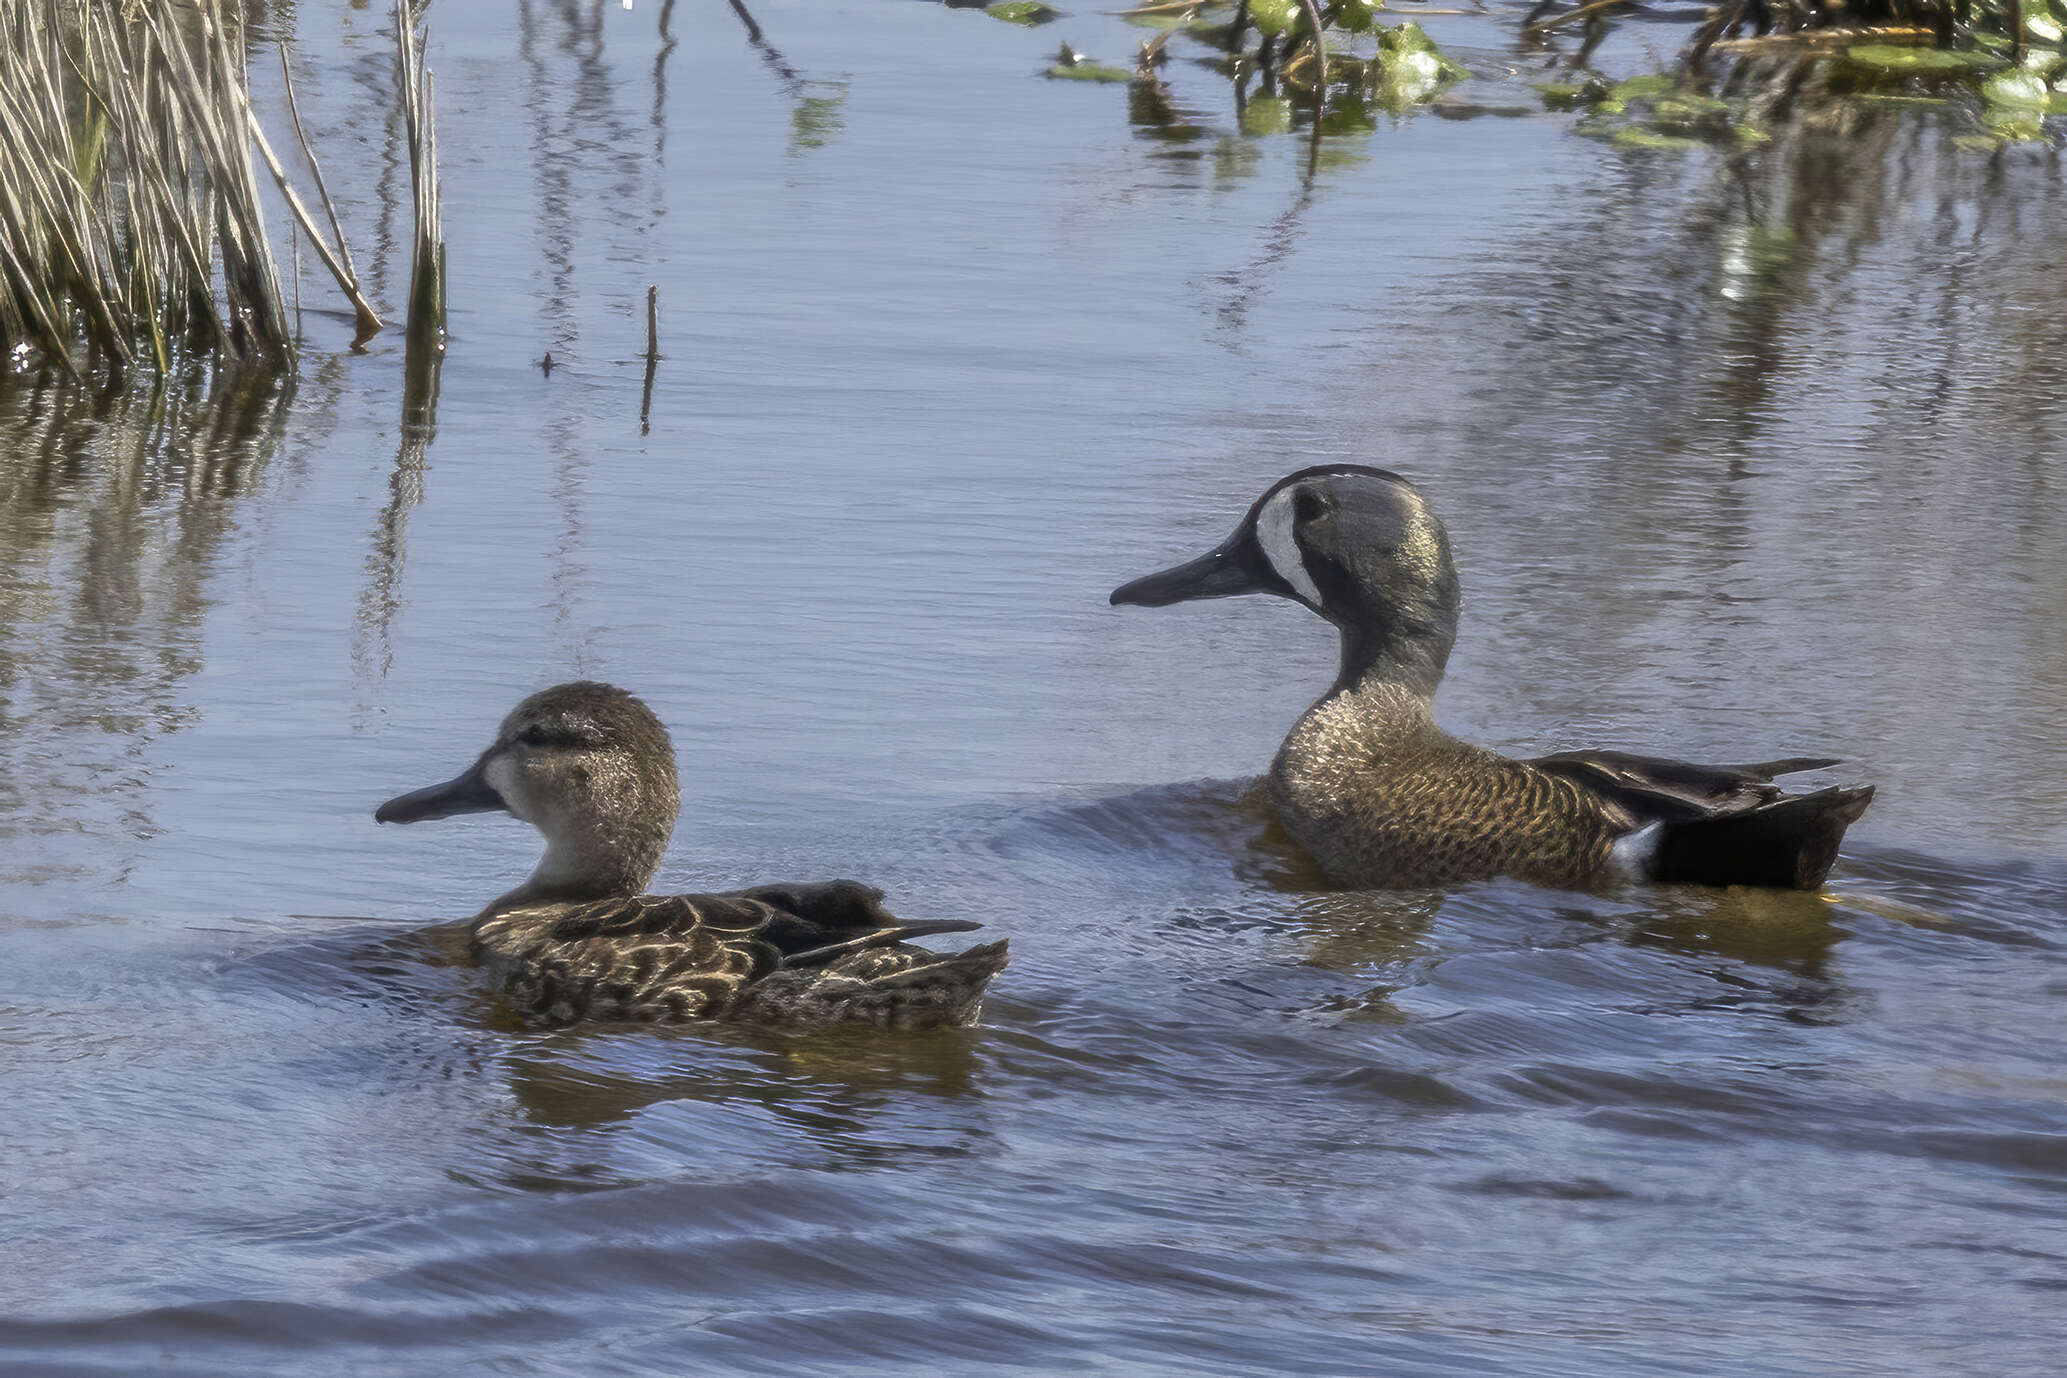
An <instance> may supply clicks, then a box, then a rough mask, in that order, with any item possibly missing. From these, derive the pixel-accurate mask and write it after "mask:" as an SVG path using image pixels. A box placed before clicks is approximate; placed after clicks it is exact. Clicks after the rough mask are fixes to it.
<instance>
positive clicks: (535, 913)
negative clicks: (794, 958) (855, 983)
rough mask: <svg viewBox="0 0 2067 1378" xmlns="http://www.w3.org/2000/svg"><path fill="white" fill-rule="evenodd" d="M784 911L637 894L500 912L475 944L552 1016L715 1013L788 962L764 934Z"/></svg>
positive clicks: (740, 902) (735, 898)
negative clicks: (785, 961)
mask: <svg viewBox="0 0 2067 1378" xmlns="http://www.w3.org/2000/svg"><path fill="white" fill-rule="evenodd" d="M776 917H777V914H776V910H775V908H774V907H773V906H771V905H769V904H766V903H763V902H761V901H759V900H754V899H750V898H747V897H745V896H740V895H634V896H627V897H624V898H619V899H608V900H595V901H591V902H588V903H581V904H550V905H539V906H536V907H531V908H523V909H511V910H506V911H504V912H502V913H498V914H492V915H489V916H487V917H485V918H483V919H480V920H479V921H477V922H476V923H475V925H474V929H473V935H472V949H473V955H474V958H475V960H476V961H478V962H480V963H481V964H482V965H484V966H486V967H487V968H489V970H490V971H492V972H493V973H495V975H496V976H497V977H498V978H499V979H500V981H501V984H502V989H503V993H504V995H505V996H506V997H507V998H508V999H509V1001H510V1003H511V1004H512V1005H514V1006H515V1007H516V1008H517V1009H518V1010H519V1012H521V1013H523V1014H525V1015H528V1016H531V1017H534V1018H537V1019H541V1020H544V1021H545V1022H547V1023H553V1024H571V1023H574V1022H576V1021H577V1020H584V1019H596V1020H612V1019H631V1020H643V1021H676V1020H685V1019H706V1018H712V1017H715V1016H718V1015H722V1014H724V1013H726V1012H727V1011H728V1010H729V1009H730V1008H731V1007H732V1005H733V1004H734V1002H736V1001H737V999H738V998H739V994H740V992H741V991H743V990H744V989H745V988H746V987H747V986H748V985H750V984H752V983H753V982H755V981H758V980H760V979H761V978H762V977H764V976H766V975H767V974H768V973H770V972H772V971H774V970H775V969H776V968H777V967H778V966H780V965H781V963H782V955H781V953H780V952H779V951H778V950H777V949H776V947H775V946H774V944H772V943H770V942H768V941H767V940H766V939H765V938H764V937H763V936H762V934H763V931H764V930H765V929H766V928H767V927H768V925H769V923H770V922H771V921H772V920H774V919H775V918H776Z"/></svg>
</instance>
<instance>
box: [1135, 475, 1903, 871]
mask: <svg viewBox="0 0 2067 1378" xmlns="http://www.w3.org/2000/svg"><path fill="white" fill-rule="evenodd" d="M1253 592H1262V593H1275V594H1278V595H1280V596H1282V597H1287V598H1291V599H1294V600H1295V601H1297V602H1300V603H1303V604H1305V605H1306V606H1307V607H1309V608H1311V609H1313V610H1314V611H1315V612H1318V613H1320V614H1321V615H1322V616H1324V617H1326V618H1327V619H1328V620H1329V621H1330V622H1332V623H1334V624H1335V626H1336V627H1337V629H1338V630H1339V631H1340V632H1341V634H1342V666H1341V671H1340V673H1339V674H1338V675H1337V677H1336V681H1335V684H1334V687H1333V688H1331V689H1330V690H1329V692H1328V693H1327V694H1326V695H1324V696H1323V697H1322V698H1321V699H1320V701H1319V702H1317V703H1315V704H1314V705H1313V707H1311V708H1309V709H1308V710H1307V711H1306V713H1305V714H1304V715H1303V716H1301V718H1300V719H1299V722H1298V723H1297V724H1296V725H1295V726H1294V727H1293V729H1292V731H1291V733H1290V735H1288V736H1287V737H1286V738H1285V742H1284V745H1283V746H1281V747H1280V748H1279V750H1278V754H1277V758H1276V760H1275V761H1274V762H1273V763H1272V766H1271V772H1270V792H1271V798H1272V801H1273V802H1274V804H1275V805H1276V808H1277V812H1278V816H1279V818H1280V820H1281V821H1282V822H1283V823H1284V826H1285V830H1286V832H1287V833H1289V834H1290V835H1291V836H1292V838H1293V840H1294V841H1296V842H1298V843H1299V844H1300V845H1301V846H1302V847H1304V848H1306V850H1307V851H1309V852H1310V853H1312V854H1313V857H1314V859H1315V860H1316V861H1317V862H1318V863H1319V864H1320V866H1321V869H1322V870H1323V871H1325V872H1326V873H1327V874H1328V875H1329V877H1330V878H1332V879H1333V880H1335V881H1336V882H1338V883H1340V884H1344V885H1355V886H1369V887H1401V886H1421V885H1448V884H1453V883H1457V882H1460V881H1467V880H1475V879H1483V878H1487V877H1491V876H1502V875H1504V876H1514V877H1516V878H1518V879H1522V880H1526V881H1531V882H1534V883H1536V884H1539V885H1548V886H1558V887H1566V888H1592V887H1596V886H1600V885H1604V884H1609V883H1612V882H1615V881H1621V880H1651V881H1685V882H1692V883H1701V884H1750V885H1773V886H1791V887H1799V888H1804V889H1813V888H1815V887H1816V886H1818V885H1820V884H1822V882H1823V878H1824V877H1825V876H1826V875H1827V874H1828V873H1829V871H1830V867H1831V865H1832V864H1833V863H1834V862H1835V860H1836V858H1837V849H1838V844H1839V842H1840V840H1841V839H1842V838H1843V836H1844V830H1845V828H1846V827H1847V826H1848V825H1849V824H1851V823H1852V822H1853V821H1854V820H1856V819H1857V818H1858V817H1859V815H1860V814H1862V813H1863V812H1865V809H1866V805H1867V803H1868V802H1869V801H1870V800H1871V799H1872V797H1873V790H1872V788H1871V787H1870V786H1869V787H1865V788H1860V789H1826V790H1819V791H1817V792H1815V793H1813V794H1805V795H1787V794H1785V793H1783V792H1782V791H1781V790H1780V789H1779V788H1778V787H1777V786H1775V785H1773V784H1772V783H1771V782H1772V778H1773V777H1774V776H1775V775H1783V774H1787V773H1789V772H1792V771H1797V770H1807V769H1813V768H1816V767H1821V766H1827V765H1833V764H1835V762H1833V761H1830V760H1824V759H1796V760H1785V761H1771V762H1766V763H1764V764H1760V765H1749V766H1703V765H1693V764H1690V763H1687V762H1683V761H1673V760H1668V759H1665V758H1660V757H1645V756H1632V755H1628V754H1626V753H1622V752H1608V751H1602V752H1567V753H1562V754H1560V755H1556V756H1547V757H1543V758H1541V759H1539V760H1534V761H1526V760H1515V759H1511V758H1509V757H1505V756H1501V755H1499V754H1497V753H1495V752H1491V751H1487V750H1485V749H1483V748H1481V747H1477V746H1473V745H1471V744H1470V743H1467V742H1462V741H1459V740H1458V739H1456V738H1455V737H1452V736H1450V735H1449V734H1448V733H1446V732H1444V731H1443V730H1442V729H1441V728H1440V727H1438V726H1437V725H1436V722H1435V714H1434V697H1435V691H1436V686H1437V685H1438V684H1440V683H1441V680H1442V675H1443V669H1444V667H1445V666H1446V665H1447V663H1448V661H1449V656H1450V648H1451V646H1452V644H1453V643H1454V641H1455V638H1456V630H1457V610H1458V602H1459V596H1458V584H1457V573H1456V568H1455V566H1454V564H1453V563H1452V561H1451V558H1450V546H1449V537H1448V534H1447V533H1446V532H1445V531H1444V529H1443V525H1442V523H1441V521H1439V520H1438V519H1437V518H1436V516H1435V514H1434V513H1433V512H1432V511H1431V510H1430V509H1429V507H1428V505H1427V503H1426V502H1425V501H1424V500H1423V499H1422V497H1421V495H1420V494H1419V493H1418V492H1416V491H1415V490H1414V488H1413V486H1412V485H1411V484H1409V483H1408V482H1407V481H1406V480H1405V479H1402V478H1400V477H1399V476H1398V475H1396V474H1391V473H1387V472H1385V471H1384V470H1379V469H1367V468H1363V467H1361V466H1355V465H1340V466H1331V467H1325V468H1320V469H1309V470H1304V471H1301V472H1300V473H1297V474H1293V475H1292V476H1290V477H1289V478H1286V479H1284V480H1281V481H1280V482H1279V483H1277V484H1275V485H1273V486H1272V487H1271V488H1270V489H1269V490H1268V491H1267V492H1266V493H1264V495H1263V496H1262V497H1261V498H1259V499H1258V500H1257V501H1256V503H1255V505H1254V506H1252V507H1251V508H1250V510H1249V512H1248V514H1247V516H1245V517H1244V518H1243V520H1242V523H1241V525H1240V526H1239V527H1237V528H1236V530H1235V534H1234V535H1233V536H1232V537H1231V538H1230V539H1229V540H1228V541H1227V542H1225V543H1224V544H1223V545H1221V546H1220V547H1219V549H1217V550H1214V551H1213V552H1211V553H1210V554H1208V555H1205V556H1203V557H1201V558H1200V559H1197V560H1193V561H1191V562H1190V563H1188V564H1185V565H1180V566H1178V567H1176V568H1174V569H1169V570H1165V571H1163V572H1162V573H1160V574H1152V575H1149V576H1147V577H1146V578H1143V579H1137V580H1135V581H1134V582H1133V583H1131V584H1127V585H1125V586H1124V587H1122V588H1120V589H1117V590H1115V591H1114V593H1113V595H1112V601H1113V602H1114V603H1138V604H1143V605H1147V606H1151V607H1156V606H1162V605H1164V604H1168V603H1175V602H1181V601H1184V600H1186V599H1192V598H1214V597H1224V596H1228V595H1233V594H1239V593H1253Z"/></svg>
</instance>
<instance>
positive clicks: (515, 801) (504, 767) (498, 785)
mask: <svg viewBox="0 0 2067 1378" xmlns="http://www.w3.org/2000/svg"><path fill="white" fill-rule="evenodd" d="M481 774H482V776H483V778H485V779H486V780H487V781H488V787H489V788H490V789H492V790H494V791H495V792H496V793H497V794H499V795H501V796H502V806H503V807H504V808H505V809H508V810H509V811H510V813H511V814H513V815H515V816H516V817H518V818H521V819H523V820H524V821H525V822H526V823H529V822H531V821H532V819H531V818H530V816H529V815H528V814H525V813H523V812H521V810H522V808H523V805H522V804H521V803H520V802H519V801H521V800H522V799H523V797H524V794H523V791H522V790H520V789H519V788H517V786H518V784H519V783H520V782H519V781H518V779H517V763H516V762H515V761H513V760H511V759H510V758H509V756H508V754H507V753H505V754H503V755H498V756H492V757H490V758H489V760H488V768H487V769H486V770H484V771H482V772H481Z"/></svg>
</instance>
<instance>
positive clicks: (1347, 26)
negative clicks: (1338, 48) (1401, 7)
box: [1335, 0, 1385, 33]
mask: <svg viewBox="0 0 2067 1378" xmlns="http://www.w3.org/2000/svg"><path fill="white" fill-rule="evenodd" d="M1384 9H1385V0H1335V25H1336V27H1337V28H1339V29H1341V30H1342V31H1343V32H1344V33H1369V32H1370V31H1371V30H1372V29H1373V28H1375V27H1377V26H1378V16H1379V14H1380V13H1382V12H1383V11H1384Z"/></svg>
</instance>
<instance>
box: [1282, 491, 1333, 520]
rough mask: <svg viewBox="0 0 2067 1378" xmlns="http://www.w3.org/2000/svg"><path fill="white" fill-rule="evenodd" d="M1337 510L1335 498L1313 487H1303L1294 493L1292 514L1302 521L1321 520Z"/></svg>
mask: <svg viewBox="0 0 2067 1378" xmlns="http://www.w3.org/2000/svg"><path fill="white" fill-rule="evenodd" d="M1334 510H1335V499H1333V498H1331V497H1329V496H1328V495H1327V494H1326V493H1317V492H1315V491H1314V490H1313V489H1311V488H1301V489H1298V490H1296V491H1295V492H1294V493H1293V494H1292V516H1293V517H1294V518H1296V519H1297V520H1299V521H1302V522H1311V521H1319V520H1320V519H1321V518H1322V517H1325V516H1327V515H1328V514H1329V513H1330V512H1333V511H1334Z"/></svg>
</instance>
